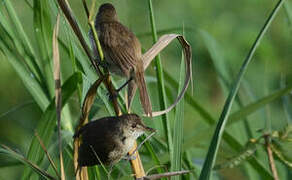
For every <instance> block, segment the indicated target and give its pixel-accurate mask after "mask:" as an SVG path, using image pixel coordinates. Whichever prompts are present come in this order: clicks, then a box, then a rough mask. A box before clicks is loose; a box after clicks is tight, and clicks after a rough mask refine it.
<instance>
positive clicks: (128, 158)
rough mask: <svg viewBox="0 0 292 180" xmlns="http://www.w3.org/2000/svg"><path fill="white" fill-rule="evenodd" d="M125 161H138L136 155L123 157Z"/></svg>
mask: <svg viewBox="0 0 292 180" xmlns="http://www.w3.org/2000/svg"><path fill="white" fill-rule="evenodd" d="M123 159H125V160H127V161H132V160H135V159H136V156H135V155H128V154H127V155H126V156H125V157H123Z"/></svg>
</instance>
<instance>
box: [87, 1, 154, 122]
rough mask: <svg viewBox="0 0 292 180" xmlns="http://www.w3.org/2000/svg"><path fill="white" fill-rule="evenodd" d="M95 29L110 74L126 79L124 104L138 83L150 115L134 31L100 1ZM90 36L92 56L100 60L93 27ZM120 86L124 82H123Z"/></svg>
mask: <svg viewBox="0 0 292 180" xmlns="http://www.w3.org/2000/svg"><path fill="white" fill-rule="evenodd" d="M95 29H96V32H97V34H98V39H99V41H100V45H101V47H102V51H103V53H104V57H105V66H106V67H107V68H108V69H109V71H110V72H111V73H113V74H117V75H119V76H122V77H126V78H127V79H129V80H128V81H127V83H128V101H127V107H128V108H130V105H131V102H132V100H133V97H134V95H135V92H136V89H137V86H138V89H139V94H140V102H141V104H142V107H143V110H144V112H145V114H146V115H147V116H150V117H152V106H151V101H150V98H149V95H148V91H147V87H146V82H145V78H144V67H143V61H142V52H141V44H140V42H139V40H138V38H137V37H136V36H135V34H134V33H133V32H132V31H130V30H129V29H128V28H127V27H126V26H124V25H123V24H121V23H120V22H119V19H118V16H117V12H116V9H115V7H114V6H113V5H112V4H111V3H105V4H102V5H101V6H100V7H99V10H98V13H97V15H96V18H95ZM89 39H90V41H91V46H92V49H93V55H94V57H95V59H97V60H98V61H99V62H100V58H99V53H98V50H97V47H96V44H95V41H94V36H93V33H92V31H90V32H89ZM122 87H123V86H122Z"/></svg>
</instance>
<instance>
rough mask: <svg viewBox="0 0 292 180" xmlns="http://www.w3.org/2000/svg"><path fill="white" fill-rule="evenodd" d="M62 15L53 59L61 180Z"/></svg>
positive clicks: (54, 33) (63, 172)
mask: <svg viewBox="0 0 292 180" xmlns="http://www.w3.org/2000/svg"><path fill="white" fill-rule="evenodd" d="M59 21H60V15H59V14H58V15H57V22H56V25H55V27H54V31H53V60H54V80H55V97H56V111H57V121H58V140H59V156H60V168H61V180H65V179H66V178H65V171H64V162H63V153H62V137H61V111H62V97H61V79H60V54H59V47H58V33H59Z"/></svg>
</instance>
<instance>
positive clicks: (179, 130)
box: [171, 57, 184, 180]
mask: <svg viewBox="0 0 292 180" xmlns="http://www.w3.org/2000/svg"><path fill="white" fill-rule="evenodd" d="M183 74H184V61H183V57H182V61H181V67H180V79H179V87H178V92H179V91H180V90H181V89H182V88H183V81H184V76H183ZM183 122H184V98H182V99H181V101H180V102H179V103H178V104H177V106H176V111H175V121H174V127H175V128H174V130H173V146H174V148H173V156H172V157H171V171H180V170H181V168H182V152H183V151H182V144H183V132H184V131H183ZM171 179H172V180H179V179H180V177H179V176H173V177H171Z"/></svg>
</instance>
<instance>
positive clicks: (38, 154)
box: [22, 73, 81, 179]
mask: <svg viewBox="0 0 292 180" xmlns="http://www.w3.org/2000/svg"><path fill="white" fill-rule="evenodd" d="M80 82H81V75H80V74H79V73H75V74H73V75H72V76H71V77H70V78H69V79H68V80H67V81H66V82H65V83H64V84H63V86H62V92H63V93H62V100H63V104H62V106H63V107H64V105H65V104H66V102H67V101H68V99H69V97H70V96H71V95H72V94H73V92H74V91H75V90H76V87H77V84H78V83H80ZM55 122H56V109H55V100H54V99H53V100H52V102H51V104H50V105H49V107H48V108H47V110H46V111H45V112H44V114H43V116H42V118H41V119H40V121H39V124H38V126H37V128H36V130H37V132H39V136H40V138H41V139H42V140H43V143H44V145H45V146H46V147H48V144H49V143H50V141H51V137H52V135H53V133H54V129H55V127H56V123H55ZM43 157H44V152H43V151H42V149H41V146H40V145H39V143H38V140H37V138H36V137H35V138H33V140H32V142H31V144H30V149H29V151H28V154H27V158H28V160H30V161H32V162H35V163H36V164H40V163H41V162H42V160H43ZM30 175H31V170H30V169H27V168H26V169H25V170H24V173H23V176H22V179H30Z"/></svg>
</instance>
